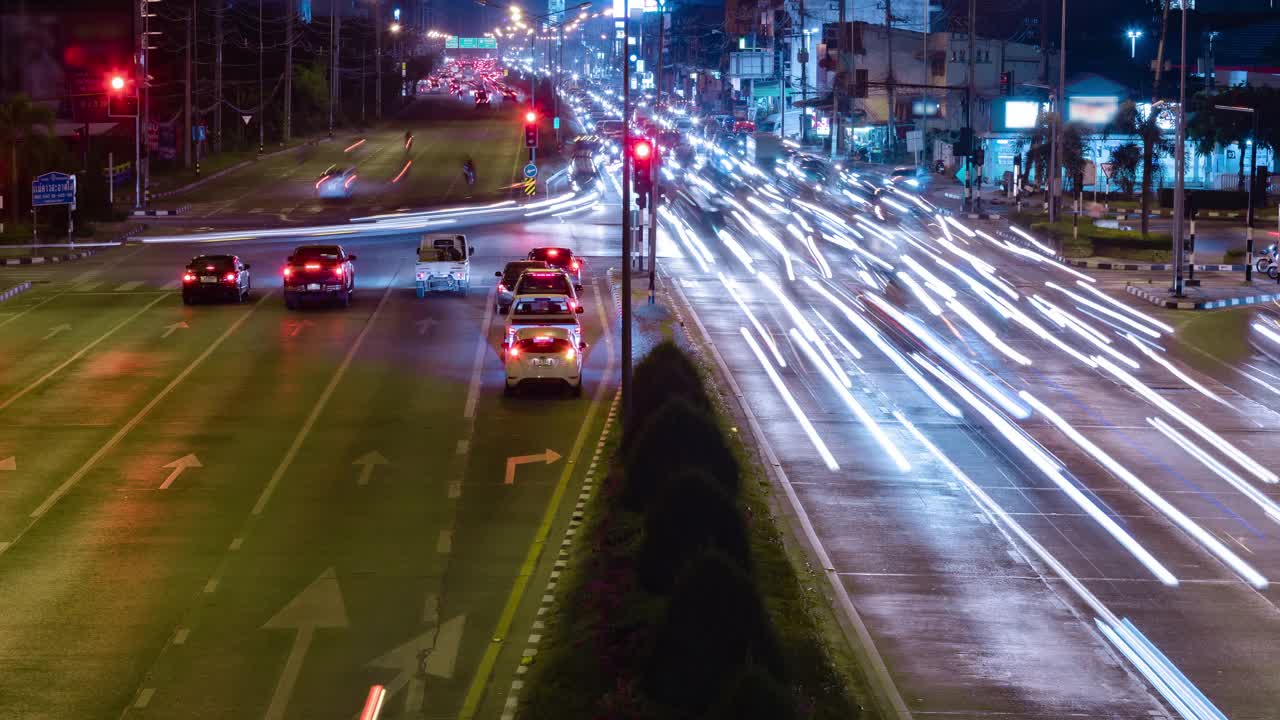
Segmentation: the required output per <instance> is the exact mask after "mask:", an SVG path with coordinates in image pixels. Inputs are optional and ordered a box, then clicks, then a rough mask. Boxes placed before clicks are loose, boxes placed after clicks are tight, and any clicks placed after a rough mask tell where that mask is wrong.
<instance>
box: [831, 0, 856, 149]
mask: <svg viewBox="0 0 1280 720" xmlns="http://www.w3.org/2000/svg"><path fill="white" fill-rule="evenodd" d="M837 2H838V3H839V5H840V10H839V14H838V15H837V18H838V20H837V21H836V26H837V28H838V30H837V32H836V58H837V60H838V65H837V66H836V67H837V71H836V82H835V84H834V85H833V86H832V87H831V159H832V160H835V159H837V158H838V157H840V150H839V146H840V95H841V92H842V91H843V90H844V81H841V79H840V72H841V71H844V72H845V81H847V80H848V78H849V73H852V72H853V64H852V62H850V64H849V66H848V67H847V68H846V66H845V59H846V58H845V55H846V53H848V52H849V48H847V47H846V45H847V44H848V42H847V41H848V32H849V28H848V24H847V21H846V18H845V12H844V4H845V0H837ZM850 57H852V55H850Z"/></svg>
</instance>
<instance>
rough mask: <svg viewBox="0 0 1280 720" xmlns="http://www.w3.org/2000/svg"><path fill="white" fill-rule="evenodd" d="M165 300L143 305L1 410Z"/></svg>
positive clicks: (161, 298)
mask: <svg viewBox="0 0 1280 720" xmlns="http://www.w3.org/2000/svg"><path fill="white" fill-rule="evenodd" d="M163 299H164V296H163V295H161V296H160V297H157V298H156V299H154V300H152V301H151V302H149V303H147V304H146V305H143V306H142V309H141V310H138V311H137V312H135V313H134V314H132V315H130V316H129V317H127V318H125V319H124V320H121V321H120V322H118V323H116V325H115V326H114V327H112V328H111V329H110V330H108V331H106V332H105V333H103V334H101V335H99V336H98V337H97V338H96V339H95V340H93V341H92V342H90V343H89V344H88V345H85V346H84V347H82V348H80V349H79V350H78V351H76V353H75V354H74V355H72V356H71V357H69V358H67V359H66V360H63V361H62V362H61V363H58V364H57V365H55V366H53V367H52V368H51V369H50V370H49V371H48V372H46V373H45V374H43V375H41V376H40V377H38V378H36V379H35V380H34V381H33V382H32V383H31V384H30V385H27V386H26V387H24V388H22V389H21V390H19V391H18V392H17V393H15V394H14V395H12V396H11V397H10V398H9V399H8V400H5V401H4V402H3V403H0V410H4V409H5V408H7V407H9V406H10V405H12V404H13V403H14V402H15V401H17V400H18V398H20V397H22V396H23V395H26V394H27V393H29V392H31V391H32V390H35V389H36V388H37V387H38V386H39V385H40V384H41V383H43V382H44V381H46V380H48V379H49V378H51V377H53V376H54V375H57V374H58V373H59V372H60V371H61V370H62V369H63V368H65V367H66V366H68V365H70V364H71V363H73V362H75V361H76V360H79V359H80V358H81V357H83V356H84V354H85V353H87V352H89V351H90V350H92V349H93V348H94V347H96V346H97V345H98V343H100V342H102V341H103V340H106V339H107V338H109V337H111V336H112V335H114V334H115V332H116V331H117V330H119V329H120V328H122V327H124V326H125V325H128V324H129V323H130V322H132V321H133V320H134V319H136V318H137V317H138V316H139V315H141V314H142V313H144V312H146V311H148V310H150V309H151V307H152V306H153V305H155V304H156V303H158V302H160V301H161V300H163Z"/></svg>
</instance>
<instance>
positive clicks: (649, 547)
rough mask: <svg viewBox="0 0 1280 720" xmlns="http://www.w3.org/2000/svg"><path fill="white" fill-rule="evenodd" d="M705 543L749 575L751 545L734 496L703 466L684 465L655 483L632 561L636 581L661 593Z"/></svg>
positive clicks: (668, 588) (652, 590)
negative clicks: (636, 555) (637, 552)
mask: <svg viewBox="0 0 1280 720" xmlns="http://www.w3.org/2000/svg"><path fill="white" fill-rule="evenodd" d="M708 547H709V548H714V549H716V550H719V551H720V552H723V553H724V554H725V556H726V557H728V558H729V560H731V561H732V562H733V563H734V565H736V566H737V567H738V568H739V569H740V570H743V571H745V572H747V573H748V574H750V572H751V548H750V544H749V541H748V540H747V532H746V526H745V524H744V523H743V519H742V515H741V513H740V512H739V510H738V507H737V504H736V503H735V502H734V499H733V498H732V497H730V496H729V495H728V494H727V493H726V492H725V491H724V489H723V488H722V487H721V486H720V485H718V484H717V483H716V481H715V479H714V478H712V477H711V476H710V474H708V473H707V471H706V470H703V469H701V468H685V469H683V470H680V471H677V472H676V473H674V474H672V476H671V478H670V480H669V481H667V482H665V483H662V484H661V487H660V489H659V491H658V494H657V497H656V498H655V499H654V502H653V506H652V507H650V508H649V510H648V512H647V513H646V515H645V523H644V544H643V545H641V547H640V557H639V561H638V563H637V566H638V567H637V570H638V574H639V576H640V583H641V585H643V586H644V588H645V589H647V590H649V591H650V592H655V593H666V592H667V591H669V590H670V589H671V586H672V584H674V583H675V580H676V577H678V576H679V574H680V571H681V570H682V569H683V568H684V566H685V564H686V563H687V562H688V560H689V559H690V558H692V557H693V556H694V555H695V554H697V552H698V551H700V550H702V549H703V548H708Z"/></svg>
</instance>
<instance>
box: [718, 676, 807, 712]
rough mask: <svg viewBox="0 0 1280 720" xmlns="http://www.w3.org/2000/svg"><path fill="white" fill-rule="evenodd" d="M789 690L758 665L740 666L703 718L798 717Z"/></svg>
mask: <svg viewBox="0 0 1280 720" xmlns="http://www.w3.org/2000/svg"><path fill="white" fill-rule="evenodd" d="M797 714H798V713H797V712H796V701H795V698H794V697H793V696H792V693H791V690H790V689H789V688H787V687H786V686H785V685H783V684H782V683H780V682H778V680H777V678H775V677H773V676H772V675H770V674H769V673H768V672H766V671H765V670H764V669H763V668H761V667H760V666H758V665H756V664H754V663H752V664H748V665H745V666H743V667H742V668H741V669H740V670H739V671H738V675H737V677H735V678H734V679H733V680H732V681H730V683H729V684H728V685H727V686H726V687H725V690H724V693H723V694H722V695H721V696H720V701H719V702H717V703H716V704H715V705H713V706H712V708H711V711H710V712H709V713H707V714H706V716H705V718H706V720H792V718H795V717H796V716H797Z"/></svg>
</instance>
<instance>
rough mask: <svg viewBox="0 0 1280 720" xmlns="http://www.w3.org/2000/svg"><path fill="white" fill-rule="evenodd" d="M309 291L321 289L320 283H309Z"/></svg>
mask: <svg viewBox="0 0 1280 720" xmlns="http://www.w3.org/2000/svg"><path fill="white" fill-rule="evenodd" d="M307 289H308V290H319V289H320V283H307Z"/></svg>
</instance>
